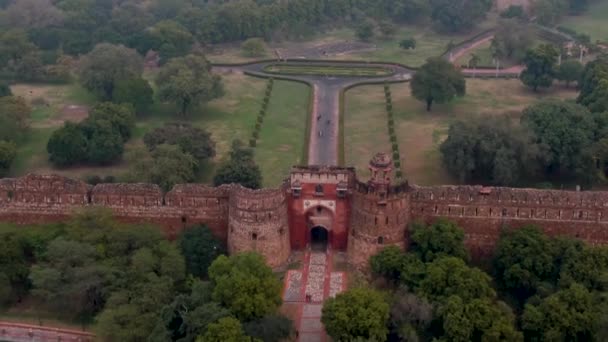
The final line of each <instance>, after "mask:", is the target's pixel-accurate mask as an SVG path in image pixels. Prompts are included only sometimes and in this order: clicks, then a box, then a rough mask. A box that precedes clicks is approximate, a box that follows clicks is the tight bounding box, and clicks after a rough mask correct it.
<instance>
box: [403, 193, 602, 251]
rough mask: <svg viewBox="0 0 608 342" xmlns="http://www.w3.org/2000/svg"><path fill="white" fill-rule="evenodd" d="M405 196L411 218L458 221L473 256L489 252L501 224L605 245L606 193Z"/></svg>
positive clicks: (418, 194) (495, 240) (429, 220)
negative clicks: (409, 205) (407, 199)
mask: <svg viewBox="0 0 608 342" xmlns="http://www.w3.org/2000/svg"><path fill="white" fill-rule="evenodd" d="M410 196H411V216H412V219H414V220H416V219H420V220H423V221H427V222H431V221H433V220H436V219H437V218H438V217H445V218H448V219H450V220H452V221H455V222H457V223H458V224H459V225H460V226H461V227H462V228H463V229H464V231H465V235H466V244H467V246H468V247H469V249H470V250H471V252H472V253H473V255H474V256H476V257H478V258H484V257H487V256H489V255H490V254H491V252H492V250H493V248H494V246H495V245H496V242H497V240H498V237H499V234H500V230H501V228H503V227H510V228H518V227H521V226H524V225H528V224H535V225H537V226H539V227H542V229H543V230H544V231H545V233H547V234H548V235H552V236H556V235H567V236H571V237H576V238H579V239H582V240H585V241H587V242H588V243H591V244H606V243H608V192H593V191H583V192H576V191H558V190H537V189H513V188H494V187H481V186H437V187H414V188H413V189H412V192H411V193H410Z"/></svg>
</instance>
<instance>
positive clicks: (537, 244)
mask: <svg viewBox="0 0 608 342" xmlns="http://www.w3.org/2000/svg"><path fill="white" fill-rule="evenodd" d="M554 256H555V251H554V247H553V245H552V243H551V241H550V240H549V239H548V238H547V237H546V236H545V235H544V234H543V233H542V232H541V231H540V229H538V228H537V227H534V226H527V227H523V228H520V229H516V230H504V231H503V232H501V235H500V239H499V240H498V244H497V246H496V251H495V252H494V260H493V266H494V267H493V268H494V273H495V278H496V281H497V282H498V285H499V286H500V287H501V288H502V289H504V290H506V291H508V293H510V294H511V295H512V296H513V297H514V298H515V299H517V300H518V301H519V303H523V302H524V301H525V300H526V299H528V297H530V296H531V295H533V294H535V293H536V292H537V291H538V290H539V289H540V288H541V287H543V286H547V285H546V284H550V283H551V282H552V281H553V280H554V277H555V276H556V269H555V263H554Z"/></svg>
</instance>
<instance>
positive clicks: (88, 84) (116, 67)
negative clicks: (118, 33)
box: [79, 43, 143, 101]
mask: <svg viewBox="0 0 608 342" xmlns="http://www.w3.org/2000/svg"><path fill="white" fill-rule="evenodd" d="M142 71H143V59H142V58H141V56H140V55H138V54H137V52H136V51H135V50H132V49H129V48H126V47H124V46H122V45H112V44H107V43H101V44H98V45H96V46H95V48H94V49H93V51H91V52H89V53H88V54H86V55H85V56H84V57H83V58H82V60H81V62H80V70H79V74H80V82H81V83H82V85H83V86H84V87H85V88H86V89H88V90H89V91H91V92H92V93H93V94H95V95H96V96H97V97H98V98H99V99H101V100H104V101H109V100H112V94H113V93H114V88H115V87H116V84H117V83H118V81H120V80H124V79H131V78H136V79H137V78H140V76H141V73H142Z"/></svg>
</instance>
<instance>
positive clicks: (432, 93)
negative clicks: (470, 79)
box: [411, 58, 466, 111]
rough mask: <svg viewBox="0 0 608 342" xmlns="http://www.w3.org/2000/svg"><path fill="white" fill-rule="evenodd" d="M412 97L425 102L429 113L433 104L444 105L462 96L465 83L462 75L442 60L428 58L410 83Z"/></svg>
mask: <svg viewBox="0 0 608 342" xmlns="http://www.w3.org/2000/svg"><path fill="white" fill-rule="evenodd" d="M411 89H412V96H414V97H415V98H417V99H418V100H420V101H425V102H426V110H427V111H430V110H431V106H432V105H433V103H446V102H449V101H450V100H452V99H453V98H454V97H457V96H464V94H465V91H466V82H465V79H464V76H463V75H462V73H461V72H460V71H458V70H456V69H455V68H454V66H453V65H452V64H451V63H450V62H448V61H445V60H443V59H442V58H429V59H428V60H427V62H426V63H425V64H424V65H423V66H422V67H420V69H419V70H418V71H417V72H416V73H415V74H414V77H413V78H412V82H411Z"/></svg>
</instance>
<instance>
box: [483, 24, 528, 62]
mask: <svg viewBox="0 0 608 342" xmlns="http://www.w3.org/2000/svg"><path fill="white" fill-rule="evenodd" d="M532 37H533V34H532V33H531V32H530V30H529V29H528V28H527V26H525V25H522V24H521V23H520V22H518V21H516V20H502V21H500V23H499V25H498V27H497V29H496V33H495V34H494V39H492V50H493V51H494V54H495V56H496V57H498V58H507V59H511V60H514V61H517V62H519V61H521V60H522V59H523V58H524V56H525V54H526V51H527V50H528V49H529V48H530V47H531V46H532V43H533V39H532Z"/></svg>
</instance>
